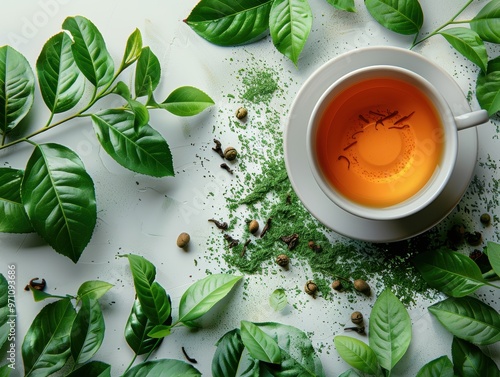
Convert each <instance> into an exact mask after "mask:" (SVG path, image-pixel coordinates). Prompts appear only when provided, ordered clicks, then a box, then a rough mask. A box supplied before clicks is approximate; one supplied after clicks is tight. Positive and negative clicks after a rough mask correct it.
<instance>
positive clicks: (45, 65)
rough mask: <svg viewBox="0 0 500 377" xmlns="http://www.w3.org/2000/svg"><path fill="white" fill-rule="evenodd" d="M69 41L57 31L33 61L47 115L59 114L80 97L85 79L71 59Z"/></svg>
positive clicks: (71, 106)
mask: <svg viewBox="0 0 500 377" xmlns="http://www.w3.org/2000/svg"><path fill="white" fill-rule="evenodd" d="M72 44H73V41H72V40H71V38H70V37H69V35H68V33H65V32H60V33H59V34H56V35H54V36H53V37H52V38H50V39H49V40H48V41H47V42H46V43H45V45H44V46H43V49H42V52H41V53H40V56H39V57H38V60H37V61H36V71H37V74H38V83H39V85H40V91H41V92H42V98H43V100H44V101H45V104H46V105H47V107H48V108H49V110H50V111H51V113H53V114H55V113H62V112H64V111H67V110H69V109H72V108H73V107H75V106H76V104H77V103H78V101H80V99H81V98H82V96H83V92H84V90H85V80H84V76H83V75H82V73H81V71H80V69H79V68H78V66H77V65H76V62H75V59H74V58H73V52H72V50H71V46H72Z"/></svg>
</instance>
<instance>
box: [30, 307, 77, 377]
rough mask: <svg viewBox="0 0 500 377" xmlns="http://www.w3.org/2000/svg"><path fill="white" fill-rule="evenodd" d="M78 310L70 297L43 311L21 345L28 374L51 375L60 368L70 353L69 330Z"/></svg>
mask: <svg viewBox="0 0 500 377" xmlns="http://www.w3.org/2000/svg"><path fill="white" fill-rule="evenodd" d="M74 319H75V309H74V308H73V305H72V304H71V301H70V300H69V299H64V300H59V301H56V302H54V303H51V304H48V305H46V306H45V307H43V308H42V310H40V312H39V313H38V314H37V315H36V317H35V319H34V320H33V322H32V324H31V326H30V328H29V329H28V331H27V332H26V335H25V337H24V341H23V344H22V356H23V363H24V372H25V377H29V376H33V377H38V376H48V375H50V374H52V373H54V372H56V371H58V370H60V369H61V368H62V367H63V366H64V364H66V361H67V359H68V357H69V356H70V354H71V352H70V331H71V324H72V323H73V320H74Z"/></svg>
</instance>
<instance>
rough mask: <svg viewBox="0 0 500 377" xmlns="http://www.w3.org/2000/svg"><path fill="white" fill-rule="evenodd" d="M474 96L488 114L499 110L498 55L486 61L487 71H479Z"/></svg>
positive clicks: (499, 69) (499, 75)
mask: <svg viewBox="0 0 500 377" xmlns="http://www.w3.org/2000/svg"><path fill="white" fill-rule="evenodd" d="M476 97H477V100H478V102H479V104H480V105H481V107H482V108H483V109H485V110H486V111H488V115H490V116H493V115H494V114H495V113H497V112H499V111H500V56H498V57H496V58H495V59H492V60H490V61H489V62H488V71H487V72H486V73H485V72H480V73H479V76H478V77H477V80H476Z"/></svg>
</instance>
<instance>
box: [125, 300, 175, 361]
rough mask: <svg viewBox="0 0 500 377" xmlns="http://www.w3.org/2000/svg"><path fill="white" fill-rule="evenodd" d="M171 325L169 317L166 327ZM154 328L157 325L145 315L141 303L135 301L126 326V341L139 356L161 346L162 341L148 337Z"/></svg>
mask: <svg viewBox="0 0 500 377" xmlns="http://www.w3.org/2000/svg"><path fill="white" fill-rule="evenodd" d="M171 323H172V317H169V318H168V319H167V321H166V322H165V325H170V324H171ZM154 327H155V324H154V323H153V322H151V321H150V320H149V319H148V317H146V314H144V312H143V310H142V307H141V303H140V301H139V300H138V299H135V301H134V305H133V306H132V310H131V311H130V315H129V317H128V319H127V324H126V326H125V340H126V341H127V343H128V345H129V346H130V348H132V350H133V351H134V352H135V353H136V354H137V355H144V354H147V353H149V352H152V351H154V350H155V349H156V348H158V347H159V346H160V344H161V342H162V339H154V338H151V337H150V336H148V334H149V333H150V332H151V330H152V329H153V328H154Z"/></svg>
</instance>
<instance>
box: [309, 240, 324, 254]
mask: <svg viewBox="0 0 500 377" xmlns="http://www.w3.org/2000/svg"><path fill="white" fill-rule="evenodd" d="M307 246H308V247H309V249H311V250H312V251H315V252H316V253H319V252H320V251H321V246H320V245H316V243H315V242H314V241H309V242H308V243H307Z"/></svg>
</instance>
